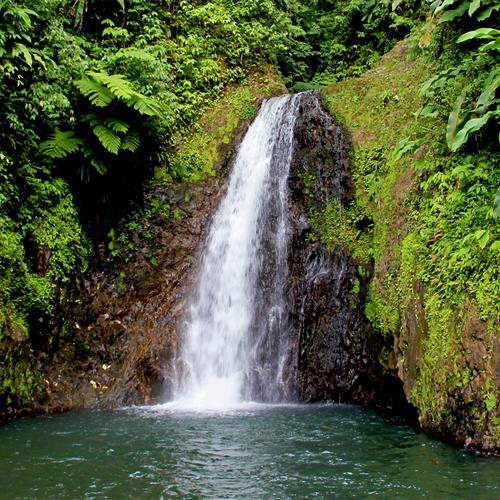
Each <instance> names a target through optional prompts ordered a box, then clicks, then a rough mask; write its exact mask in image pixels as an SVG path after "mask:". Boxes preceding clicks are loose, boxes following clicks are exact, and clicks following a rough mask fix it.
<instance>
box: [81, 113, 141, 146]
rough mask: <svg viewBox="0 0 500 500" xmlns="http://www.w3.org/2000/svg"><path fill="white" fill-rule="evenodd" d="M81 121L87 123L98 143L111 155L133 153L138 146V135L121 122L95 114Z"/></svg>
mask: <svg viewBox="0 0 500 500" xmlns="http://www.w3.org/2000/svg"><path fill="white" fill-rule="evenodd" d="M83 120H84V121H86V122H87V123H89V125H90V126H91V127H92V131H93V133H94V135H95V136H96V137H97V139H98V140H99V142H100V143H101V144H102V146H103V147H104V148H105V149H106V150H107V151H109V152H110V153H112V154H115V155H117V154H118V153H119V152H120V150H127V151H131V152H135V151H136V150H137V148H138V147H139V145H140V136H139V133H138V132H137V131H135V130H132V129H131V127H130V125H129V124H128V123H126V122H124V121H123V120H120V119H118V118H109V117H102V116H99V115H96V114H90V115H86V116H84V117H83Z"/></svg>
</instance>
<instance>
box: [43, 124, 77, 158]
mask: <svg viewBox="0 0 500 500" xmlns="http://www.w3.org/2000/svg"><path fill="white" fill-rule="evenodd" d="M74 135H75V133H74V132H72V131H68V132H62V131H60V130H56V131H55V132H54V134H52V137H51V138H50V139H48V140H46V141H44V142H42V143H41V144H40V146H39V148H38V150H39V152H40V153H41V154H42V155H45V156H48V157H50V158H64V157H66V156H68V155H69V154H71V153H75V152H76V151H78V150H79V149H80V148H81V147H82V146H83V141H82V140H81V139H79V138H78V137H74Z"/></svg>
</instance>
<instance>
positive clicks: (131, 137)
mask: <svg viewBox="0 0 500 500" xmlns="http://www.w3.org/2000/svg"><path fill="white" fill-rule="evenodd" d="M140 144H141V138H140V136H139V134H138V133H137V132H136V131H135V130H131V131H130V132H129V133H128V134H127V135H126V136H125V137H124V138H123V139H122V146H121V148H122V149H126V150H128V151H130V152H132V153H135V152H136V151H137V149H138V148H139V146H140Z"/></svg>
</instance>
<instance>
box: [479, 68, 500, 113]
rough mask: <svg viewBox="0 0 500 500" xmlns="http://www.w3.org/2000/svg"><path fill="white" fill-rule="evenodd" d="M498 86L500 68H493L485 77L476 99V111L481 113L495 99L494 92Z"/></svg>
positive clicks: (499, 82)
mask: <svg viewBox="0 0 500 500" xmlns="http://www.w3.org/2000/svg"><path fill="white" fill-rule="evenodd" d="M499 86H500V70H499V69H494V70H493V71H492V72H491V73H490V74H489V76H488V78H487V79H486V84H485V87H484V89H483V91H482V92H481V95H480V96H479V99H478V100H477V105H476V112H477V113H478V114H480V115H482V114H483V113H484V112H485V111H486V110H487V109H488V107H489V106H490V104H492V103H493V102H494V101H495V92H496V90H497V88H498V87H499Z"/></svg>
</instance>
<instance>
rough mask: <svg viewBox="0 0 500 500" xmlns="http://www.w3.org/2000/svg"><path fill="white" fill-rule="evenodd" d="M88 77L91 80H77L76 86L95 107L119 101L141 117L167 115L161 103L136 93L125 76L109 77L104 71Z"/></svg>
mask: <svg viewBox="0 0 500 500" xmlns="http://www.w3.org/2000/svg"><path fill="white" fill-rule="evenodd" d="M87 75H88V76H89V77H90V78H87V79H82V80H76V81H75V85H76V87H77V88H78V90H80V92H81V93H82V94H83V95H84V96H85V97H88V99H89V100H90V102H91V103H92V104H93V105H94V106H97V107H100V108H104V107H106V106H109V105H110V104H111V103H112V102H113V101H114V100H119V101H121V102H123V103H125V104H126V105H127V106H129V107H131V108H134V109H135V110H136V111H137V112H138V113H140V114H141V115H147V116H158V117H161V116H163V115H164V114H165V111H166V110H165V108H164V106H163V105H162V104H161V103H159V102H158V101H156V100H154V99H152V98H151V97H147V96H145V95H144V94H141V93H140V92H137V91H135V90H134V89H133V88H132V85H131V83H130V82H129V81H128V80H127V79H126V78H125V77H124V76H123V75H118V74H116V75H108V74H107V73H105V72H103V71H99V72H98V71H89V72H88V73H87Z"/></svg>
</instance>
